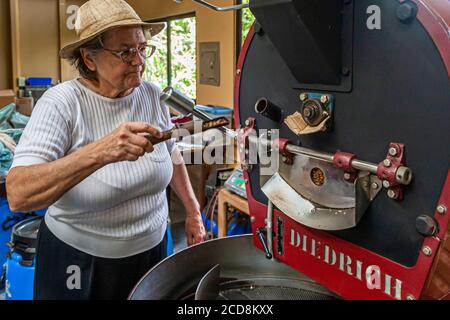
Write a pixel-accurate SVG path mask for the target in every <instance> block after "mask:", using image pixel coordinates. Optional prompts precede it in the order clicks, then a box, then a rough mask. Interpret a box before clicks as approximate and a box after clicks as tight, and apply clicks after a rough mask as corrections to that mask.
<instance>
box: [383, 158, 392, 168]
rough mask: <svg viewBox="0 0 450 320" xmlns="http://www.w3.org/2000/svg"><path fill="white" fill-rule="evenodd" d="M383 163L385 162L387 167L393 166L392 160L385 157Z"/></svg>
mask: <svg viewBox="0 0 450 320" xmlns="http://www.w3.org/2000/svg"><path fill="white" fill-rule="evenodd" d="M383 164H384V166H385V167H387V168H389V167H390V166H391V160H389V159H384V161H383Z"/></svg>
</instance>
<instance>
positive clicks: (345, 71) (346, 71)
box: [341, 67, 350, 77]
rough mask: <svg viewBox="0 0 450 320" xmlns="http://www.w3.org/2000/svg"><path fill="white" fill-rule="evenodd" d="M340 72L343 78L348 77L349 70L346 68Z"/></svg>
mask: <svg viewBox="0 0 450 320" xmlns="http://www.w3.org/2000/svg"><path fill="white" fill-rule="evenodd" d="M341 71H342V75H343V76H344V77H348V76H349V75H350V69H349V68H347V67H343V68H342V70H341Z"/></svg>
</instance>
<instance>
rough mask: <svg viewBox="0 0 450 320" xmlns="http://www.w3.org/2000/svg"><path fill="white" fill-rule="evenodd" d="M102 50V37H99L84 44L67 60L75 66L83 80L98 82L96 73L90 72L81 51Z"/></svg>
mask: <svg viewBox="0 0 450 320" xmlns="http://www.w3.org/2000/svg"><path fill="white" fill-rule="evenodd" d="M102 48H103V44H102V35H99V36H98V37H96V38H94V39H92V40H89V41H88V42H86V43H84V44H82V45H81V46H80V47H79V48H78V49H77V50H75V51H74V53H73V55H72V56H71V57H69V58H67V60H69V63H70V64H71V65H72V66H74V67H75V69H77V70H78V72H79V73H80V75H81V76H82V77H83V78H86V79H89V80H97V74H96V72H95V71H92V70H90V69H89V68H88V66H87V65H86V63H85V62H84V59H83V55H82V54H81V49H87V50H89V51H97V50H101V49H102Z"/></svg>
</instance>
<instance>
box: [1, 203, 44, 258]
mask: <svg viewBox="0 0 450 320" xmlns="http://www.w3.org/2000/svg"><path fill="white" fill-rule="evenodd" d="M45 212H47V209H43V210H39V211H36V212H35V213H20V212H19V213H17V212H12V211H11V210H9V205H8V200H7V199H6V198H4V197H0V266H3V264H4V263H5V262H6V255H7V253H8V252H9V248H8V246H7V245H6V244H7V243H8V242H9V241H10V240H11V231H12V228H13V226H14V225H15V224H16V223H18V222H21V221H23V220H25V219H27V218H30V217H33V216H36V215H37V216H43V215H44V214H45Z"/></svg>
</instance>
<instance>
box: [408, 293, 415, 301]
mask: <svg viewBox="0 0 450 320" xmlns="http://www.w3.org/2000/svg"><path fill="white" fill-rule="evenodd" d="M406 300H416V298H414V296H413V295H412V294H408V295H407V296H406Z"/></svg>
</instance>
